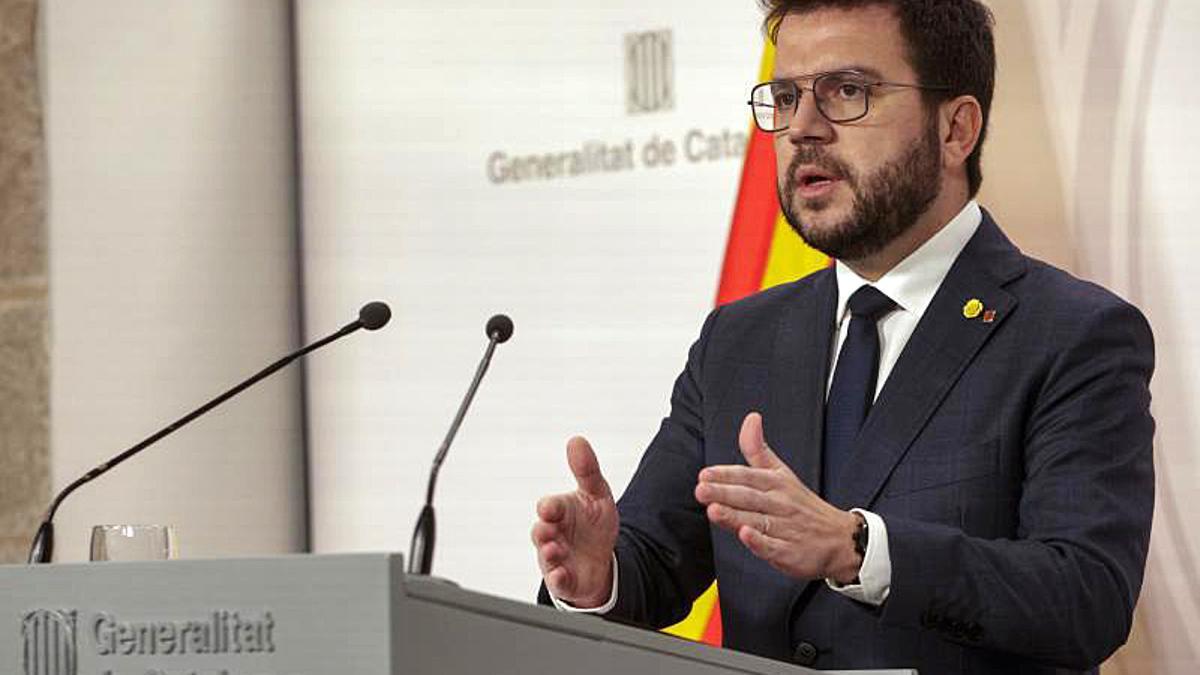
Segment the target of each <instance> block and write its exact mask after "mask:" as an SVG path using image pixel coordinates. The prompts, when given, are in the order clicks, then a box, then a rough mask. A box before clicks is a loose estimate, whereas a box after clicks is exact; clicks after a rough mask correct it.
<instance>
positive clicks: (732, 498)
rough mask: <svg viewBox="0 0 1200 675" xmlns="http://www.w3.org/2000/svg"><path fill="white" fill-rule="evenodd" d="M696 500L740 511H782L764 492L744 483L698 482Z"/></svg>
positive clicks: (773, 512)
mask: <svg viewBox="0 0 1200 675" xmlns="http://www.w3.org/2000/svg"><path fill="white" fill-rule="evenodd" d="M696 501H698V502H700V503H701V504H714V503H716V504H721V505H723V506H728V507H731V508H735V509H739V510H742V511H755V512H758V513H769V514H779V513H782V511H781V510H779V509H777V508H776V505H775V503H774V502H773V500H772V499H771V496H770V495H768V494H767V493H766V492H763V491H762V490H756V489H754V488H748V487H746V486H744V485H720V484H714V483H700V484H699V485H697V486H696Z"/></svg>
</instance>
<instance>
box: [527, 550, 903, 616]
mask: <svg viewBox="0 0 1200 675" xmlns="http://www.w3.org/2000/svg"><path fill="white" fill-rule="evenodd" d="M612 571H613V583H612V593H610V594H609V596H608V602H606V603H604V604H603V605H600V606H599V607H592V608H586V607H576V606H574V605H572V604H570V603H568V602H567V601H566V600H559V599H558V598H557V597H555V595H554V594H553V593H550V587H549V586H547V587H546V592H547V593H549V594H550V601H551V602H553V603H554V607H555V608H556V609H558V610H560V611H563V612H575V613H577V614H606V613H608V611H609V610H611V609H612V608H613V607H616V606H617V574H619V572H618V571H617V554H616V553H615V552H614V553H613V557H612ZM888 574H889V576H890V574H891V572H890V570H889V572H888Z"/></svg>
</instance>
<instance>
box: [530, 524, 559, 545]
mask: <svg viewBox="0 0 1200 675" xmlns="http://www.w3.org/2000/svg"><path fill="white" fill-rule="evenodd" d="M530 538H531V539H533V543H534V545H537V546H540V545H542V544H546V543H549V542H552V541H561V540H562V530H560V529H559V528H558V526H556V525H554V524H552V523H547V522H545V521H541V520H539V521H538V522H536V523H534V524H533V530H532V531H531V532H530Z"/></svg>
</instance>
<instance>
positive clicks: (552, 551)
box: [537, 541, 571, 569]
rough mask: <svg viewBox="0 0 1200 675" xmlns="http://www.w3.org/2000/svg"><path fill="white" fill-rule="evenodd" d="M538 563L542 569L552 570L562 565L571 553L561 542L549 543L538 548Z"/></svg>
mask: <svg viewBox="0 0 1200 675" xmlns="http://www.w3.org/2000/svg"><path fill="white" fill-rule="evenodd" d="M537 551H538V561H539V562H540V563H541V564H542V567H543V568H547V569H548V568H552V567H557V566H559V565H562V564H563V563H565V562H566V561H567V558H568V557H570V555H571V551H570V549H568V548H567V547H566V546H564V545H563V544H562V542H557V541H551V542H549V543H546V544H542V545H541V546H538V550H537Z"/></svg>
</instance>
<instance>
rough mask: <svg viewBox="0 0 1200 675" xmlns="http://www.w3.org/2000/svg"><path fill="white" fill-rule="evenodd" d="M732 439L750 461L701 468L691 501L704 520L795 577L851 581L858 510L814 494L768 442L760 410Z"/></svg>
mask: <svg viewBox="0 0 1200 675" xmlns="http://www.w3.org/2000/svg"><path fill="white" fill-rule="evenodd" d="M738 445H739V446H740V447H741V450H742V456H743V457H745V458H746V462H747V463H748V464H749V466H710V467H706V468H705V469H703V470H701V471H700V477H699V482H698V483H697V485H696V499H697V500H698V501H699V502H700V503H701V504H705V505H706V506H707V514H708V519H709V521H711V522H712V523H714V524H715V525H718V526H720V527H723V528H726V529H728V530H730V531H732V532H735V533H736V534H737V537H738V539H739V540H740V541H741V542H742V544H743V545H744V546H746V548H748V549H750V551H751V552H752V553H753V554H754V555H756V556H758V557H759V558H762V559H763V560H765V561H767V562H768V563H770V564H771V566H772V567H774V568H776V569H778V570H780V571H781V572H783V573H785V574H788V575H790V576H793V577H796V578H800V579H817V578H826V579H834V580H836V581H838V582H840V583H850V582H852V581H853V580H854V579H855V577H856V576H857V575H858V570H859V567H860V566H861V564H862V557H861V556H859V555H858V554H857V553H855V551H854V532H855V530H856V529H857V528H858V523H859V516H857V515H855V514H853V513H850V512H849V511H842V510H841V509H838V508H837V507H835V506H833V505H832V504H830V503H828V502H826V501H825V500H823V499H821V498H820V497H819V496H817V494H816V493H814V492H813V491H812V490H810V489H809V488H808V486H806V485H805V484H804V483H803V482H801V481H800V479H799V478H797V477H796V474H795V473H793V472H792V470H791V469H790V468H788V466H787V465H786V464H784V463H783V461H782V460H780V459H779V457H778V456H777V455H776V454H775V453H774V452H773V451H772V450H771V448H770V447H768V446H767V442H766V439H765V438H764V436H763V426H762V415H760V414H758V413H750V414H749V415H747V416H746V419H745V420H744V421H743V422H742V430H741V433H740V434H739V435H738Z"/></svg>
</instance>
